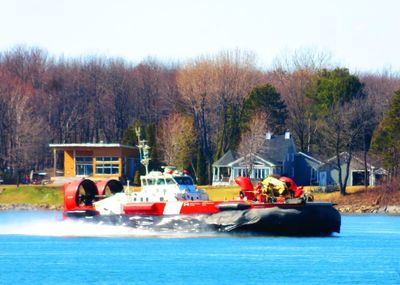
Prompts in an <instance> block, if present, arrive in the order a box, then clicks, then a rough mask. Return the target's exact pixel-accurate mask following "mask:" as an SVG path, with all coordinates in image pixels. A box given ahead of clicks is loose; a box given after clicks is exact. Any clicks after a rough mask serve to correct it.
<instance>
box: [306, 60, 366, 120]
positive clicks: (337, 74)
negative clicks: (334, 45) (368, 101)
mask: <svg viewBox="0 0 400 285" xmlns="http://www.w3.org/2000/svg"><path fill="white" fill-rule="evenodd" d="M363 87H364V85H363V84H362V83H361V81H360V79H359V78H358V77H357V76H355V75H352V74H350V73H349V70H348V69H347V68H336V69H334V70H327V69H323V70H322V71H321V72H320V73H319V74H317V75H316V76H315V77H314V78H313V83H312V87H311V89H310V92H308V96H309V97H311V98H312V99H313V100H314V109H315V110H314V111H316V113H317V114H318V113H321V112H322V113H326V111H327V110H328V109H329V108H330V107H332V106H333V105H334V104H336V103H339V104H340V105H342V104H344V103H346V102H350V101H351V100H353V99H355V98H362V97H364V90H363Z"/></svg>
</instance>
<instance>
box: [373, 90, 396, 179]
mask: <svg viewBox="0 0 400 285" xmlns="http://www.w3.org/2000/svg"><path fill="white" fill-rule="evenodd" d="M372 149H373V150H374V151H375V152H376V153H378V154H379V155H380V156H381V157H382V159H383V163H384V166H385V167H386V168H388V169H389V170H390V174H391V175H392V176H395V177H396V176H398V174H399V173H398V170H399V166H400V90H398V91H396V92H395V93H394V96H393V98H392V100H391V101H390V106H389V109H388V110H387V112H385V114H384V116H383V120H382V121H381V123H380V124H379V127H378V129H377V130H376V132H375V134H374V136H373V139H372Z"/></svg>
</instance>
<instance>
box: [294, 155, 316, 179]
mask: <svg viewBox="0 0 400 285" xmlns="http://www.w3.org/2000/svg"><path fill="white" fill-rule="evenodd" d="M322 164H323V163H322V162H321V161H319V160H318V159H316V158H314V157H312V156H310V155H308V154H306V153H303V152H298V153H297V154H296V157H295V161H294V169H295V173H294V177H293V180H294V181H296V184H297V185H318V170H319V168H320V166H321V165H322Z"/></svg>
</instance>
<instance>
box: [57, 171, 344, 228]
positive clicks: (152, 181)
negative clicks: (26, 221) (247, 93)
mask: <svg viewBox="0 0 400 285" xmlns="http://www.w3.org/2000/svg"><path fill="white" fill-rule="evenodd" d="M235 181H236V183H237V184H238V185H239V186H240V187H241V190H240V192H239V195H238V198H237V199H236V200H231V201H211V200H209V198H208V195H207V193H206V192H205V191H204V190H202V189H198V188H196V187H195V185H194V183H193V179H192V178H191V177H190V176H189V175H187V174H185V173H182V172H179V171H176V170H171V169H167V170H166V171H164V173H162V172H158V171H152V172H150V173H148V174H147V175H145V176H142V177H141V185H142V190H141V191H140V192H133V191H130V190H129V187H128V188H127V189H125V190H124V187H123V185H122V184H121V183H120V182H119V181H118V180H114V179H110V180H104V181H100V182H97V183H95V182H94V181H92V180H89V179H80V180H76V181H73V182H71V183H68V184H66V185H64V211H63V213H64V216H65V217H67V218H73V219H84V220H90V221H95V222H103V223H108V224H118V225H125V226H130V227H135V228H149V229H150V228H151V229H154V230H168V229H174V230H179V229H182V228H184V226H185V225H190V226H191V227H194V228H195V229H196V230H202V229H207V230H209V229H212V230H216V231H219V232H246V233H247V232H249V233H257V234H272V235H294V236H322V235H331V234H332V233H334V232H337V233H339V232H340V224H341V217H340V214H339V212H338V211H337V210H336V209H335V208H334V207H333V204H332V203H326V202H314V201H312V198H311V197H309V196H306V195H304V193H303V190H302V187H297V186H296V184H295V183H294V181H293V180H292V179H290V178H288V177H280V178H279V179H278V178H275V177H267V178H266V179H265V180H264V181H263V182H262V183H259V184H258V185H257V187H256V188H254V187H253V185H252V183H251V180H250V179H249V178H247V177H237V178H236V179H235Z"/></svg>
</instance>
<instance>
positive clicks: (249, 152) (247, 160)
mask: <svg viewBox="0 0 400 285" xmlns="http://www.w3.org/2000/svg"><path fill="white" fill-rule="evenodd" d="M268 126H269V124H268V116H267V114H266V113H264V112H262V111H258V112H257V113H254V114H253V115H252V117H251V119H250V122H249V126H248V129H247V131H246V132H244V133H242V136H241V140H240V143H239V147H238V153H239V155H240V156H241V157H244V162H243V163H244V165H245V166H246V170H247V175H249V176H250V175H251V173H252V171H253V168H254V162H255V155H256V154H257V152H258V151H259V150H260V148H261V147H262V145H263V143H264V142H265V139H266V138H265V135H266V133H267V130H268Z"/></svg>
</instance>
